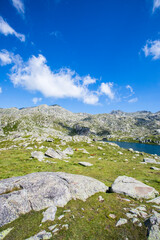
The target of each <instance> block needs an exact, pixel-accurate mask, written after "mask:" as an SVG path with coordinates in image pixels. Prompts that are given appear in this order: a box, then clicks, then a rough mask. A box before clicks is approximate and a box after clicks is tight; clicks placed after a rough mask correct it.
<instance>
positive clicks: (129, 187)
mask: <svg viewBox="0 0 160 240" xmlns="http://www.w3.org/2000/svg"><path fill="white" fill-rule="evenodd" d="M111 191H112V192H115V193H120V194H125V195H127V196H130V197H132V198H136V199H141V198H145V199H150V198H154V197H155V196H157V195H158V192H157V191H156V190H155V189H154V188H152V187H150V186H148V185H146V184H144V183H142V182H140V181H137V180H136V179H134V178H131V177H127V176H119V177H118V178H116V180H115V181H114V183H113V184H112V187H111Z"/></svg>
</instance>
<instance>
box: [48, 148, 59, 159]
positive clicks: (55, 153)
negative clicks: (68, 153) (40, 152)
mask: <svg viewBox="0 0 160 240" xmlns="http://www.w3.org/2000/svg"><path fill="white" fill-rule="evenodd" d="M45 155H46V156H47V157H51V158H58V159H62V157H63V153H62V154H60V151H58V150H57V151H55V150H54V149H53V148H48V150H47V151H46V152H45Z"/></svg>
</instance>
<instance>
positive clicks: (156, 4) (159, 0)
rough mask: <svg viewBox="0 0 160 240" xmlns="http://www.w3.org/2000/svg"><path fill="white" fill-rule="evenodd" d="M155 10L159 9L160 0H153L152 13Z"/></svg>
mask: <svg viewBox="0 0 160 240" xmlns="http://www.w3.org/2000/svg"><path fill="white" fill-rule="evenodd" d="M157 8H160V0H153V12H154V11H155V10H156V9H157Z"/></svg>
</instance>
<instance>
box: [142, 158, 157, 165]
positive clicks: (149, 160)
mask: <svg viewBox="0 0 160 240" xmlns="http://www.w3.org/2000/svg"><path fill="white" fill-rule="evenodd" d="M143 162H146V163H155V164H160V162H157V161H156V160H155V159H153V158H144V159H143Z"/></svg>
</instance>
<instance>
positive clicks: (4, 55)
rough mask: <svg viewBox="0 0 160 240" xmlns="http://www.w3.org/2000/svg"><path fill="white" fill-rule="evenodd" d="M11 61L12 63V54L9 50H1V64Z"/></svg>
mask: <svg viewBox="0 0 160 240" xmlns="http://www.w3.org/2000/svg"><path fill="white" fill-rule="evenodd" d="M10 63H12V58H11V55H10V53H9V52H8V51H6V50H5V49H3V50H2V51H1V52H0V65H1V66H4V65H7V64H10Z"/></svg>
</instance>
